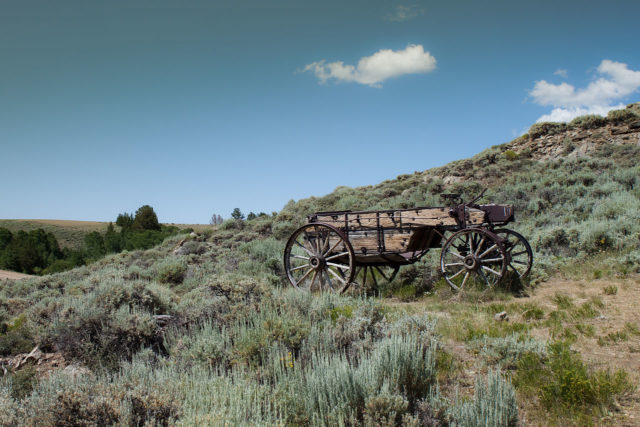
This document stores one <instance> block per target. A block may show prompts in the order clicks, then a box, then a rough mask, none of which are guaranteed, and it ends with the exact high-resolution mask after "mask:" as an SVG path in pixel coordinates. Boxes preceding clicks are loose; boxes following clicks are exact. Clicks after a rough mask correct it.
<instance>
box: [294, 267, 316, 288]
mask: <svg viewBox="0 0 640 427" xmlns="http://www.w3.org/2000/svg"><path fill="white" fill-rule="evenodd" d="M312 271H313V270H312V269H309V271H307V272H306V273H305V274H304V275H303V276H302V277H301V278H300V280H298V281H297V282H296V287H297V286H298V285H299V284H300V283H302V281H303V280H304V279H306V278H307V276H308V275H309V274H310V273H311V272H312Z"/></svg>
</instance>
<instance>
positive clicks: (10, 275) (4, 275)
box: [0, 270, 33, 280]
mask: <svg viewBox="0 0 640 427" xmlns="http://www.w3.org/2000/svg"><path fill="white" fill-rule="evenodd" d="M29 277H33V276H31V275H29V274H22V273H16V272H15V271H7V270H0V279H11V280H20V279H27V278H29Z"/></svg>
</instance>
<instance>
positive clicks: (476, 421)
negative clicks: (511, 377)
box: [449, 370, 518, 427]
mask: <svg viewBox="0 0 640 427" xmlns="http://www.w3.org/2000/svg"><path fill="white" fill-rule="evenodd" d="M449 416H450V417H451V418H452V422H451V425H452V426H458V427H515V426H517V425H518V404H517V401H516V392H515V389H514V388H513V386H512V385H511V383H510V382H509V381H507V380H505V379H504V378H503V376H502V375H501V374H500V371H491V370H490V371H489V373H488V374H487V377H486V380H483V379H482V378H481V377H478V378H477V379H476V388H475V395H474V397H473V400H471V401H470V402H462V403H458V404H456V405H454V406H453V407H451V408H450V410H449Z"/></svg>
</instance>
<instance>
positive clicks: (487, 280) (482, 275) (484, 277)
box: [478, 270, 491, 286]
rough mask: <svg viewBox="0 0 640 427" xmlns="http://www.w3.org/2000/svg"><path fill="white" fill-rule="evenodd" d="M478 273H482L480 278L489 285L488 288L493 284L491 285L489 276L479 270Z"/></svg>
mask: <svg viewBox="0 0 640 427" xmlns="http://www.w3.org/2000/svg"><path fill="white" fill-rule="evenodd" d="M478 273H480V276H481V277H482V279H483V280H484V283H486V284H487V286H491V283H489V279H488V278H487V276H486V275H485V274H484V273H483V272H482V270H478Z"/></svg>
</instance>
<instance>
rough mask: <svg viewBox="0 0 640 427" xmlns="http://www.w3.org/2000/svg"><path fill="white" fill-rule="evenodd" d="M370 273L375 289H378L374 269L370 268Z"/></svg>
mask: <svg viewBox="0 0 640 427" xmlns="http://www.w3.org/2000/svg"><path fill="white" fill-rule="evenodd" d="M369 271H370V274H371V280H373V287H374V289H378V281H377V280H376V275H375V274H374V273H373V267H369Z"/></svg>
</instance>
